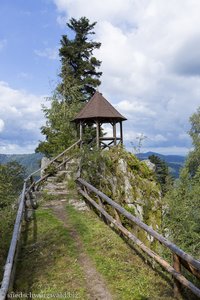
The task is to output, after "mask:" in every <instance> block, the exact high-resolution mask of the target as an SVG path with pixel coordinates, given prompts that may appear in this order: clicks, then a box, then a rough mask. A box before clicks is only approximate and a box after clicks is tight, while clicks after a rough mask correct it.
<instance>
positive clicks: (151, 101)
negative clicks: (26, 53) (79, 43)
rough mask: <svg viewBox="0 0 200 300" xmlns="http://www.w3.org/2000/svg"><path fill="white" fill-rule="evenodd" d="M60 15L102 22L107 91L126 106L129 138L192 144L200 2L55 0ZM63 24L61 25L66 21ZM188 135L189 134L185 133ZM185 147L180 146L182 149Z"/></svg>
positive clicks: (100, 53)
mask: <svg viewBox="0 0 200 300" xmlns="http://www.w3.org/2000/svg"><path fill="white" fill-rule="evenodd" d="M54 3H55V4H56V6H57V9H58V20H59V18H60V20H61V19H62V20H64V16H65V17H67V19H68V20H69V18H71V17H75V18H79V17H82V16H86V17H88V18H89V19H90V20H91V21H97V22H98V23H97V25H96V27H95V32H96V36H95V39H96V40H97V41H100V42H101V43H102V46H101V48H100V50H97V51H96V52H95V56H97V57H98V58H99V59H100V60H102V66H101V70H102V71H103V76H102V78H101V80H102V86H101V88H100V89H101V91H102V92H103V93H104V95H105V97H106V98H107V99H108V100H109V101H111V102H112V103H113V104H114V105H115V107H116V108H117V109H119V110H120V112H122V113H123V114H124V115H125V116H127V117H128V119H129V120H128V121H127V122H124V129H125V134H124V135H125V137H127V138H128V137H129V139H130V140H131V137H133V136H135V135H136V134H137V133H138V132H142V133H144V134H145V135H146V136H147V137H148V139H147V141H146V143H147V144H148V147H152V148H153V147H154V148H155V147H159V149H160V150H162V149H164V148H165V147H166V148H167V147H168V150H169V149H171V150H172V151H174V152H176V150H177V149H178V150H180V149H183V152H185V149H187V148H189V147H190V139H189V137H188V136H187V131H188V128H189V122H188V119H189V116H190V115H191V114H192V113H193V112H195V111H196V109H197V107H198V106H199V104H200V88H199V87H200V64H199V58H200V55H199V53H198V48H199V46H200V18H199V11H200V2H199V1H198V0H191V1H188V0H177V1H174V0H169V1H167V2H166V1H159V0H116V1H114V2H113V0H102V1H99V0H54ZM61 23H62V22H61ZM184 132H185V135H184V134H183V133H184ZM180 151H181V150H180Z"/></svg>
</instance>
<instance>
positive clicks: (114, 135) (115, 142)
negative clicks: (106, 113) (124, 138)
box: [113, 122, 117, 146]
mask: <svg viewBox="0 0 200 300" xmlns="http://www.w3.org/2000/svg"><path fill="white" fill-rule="evenodd" d="M113 138H114V145H115V146H116V145H117V131H116V122H114V123H113Z"/></svg>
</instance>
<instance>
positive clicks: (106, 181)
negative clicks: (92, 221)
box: [82, 147, 161, 247]
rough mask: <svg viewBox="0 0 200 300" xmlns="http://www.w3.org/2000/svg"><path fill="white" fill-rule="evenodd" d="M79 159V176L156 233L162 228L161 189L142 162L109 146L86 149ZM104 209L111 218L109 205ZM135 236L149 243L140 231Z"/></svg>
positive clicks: (124, 221)
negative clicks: (107, 149)
mask: <svg viewBox="0 0 200 300" xmlns="http://www.w3.org/2000/svg"><path fill="white" fill-rule="evenodd" d="M82 157H83V159H82V170H83V172H82V177H83V178H84V179H86V181H88V182H90V183H91V184H92V185H94V186H95V187H96V188H97V189H99V190H100V191H102V192H103V193H104V194H106V195H107V196H108V197H110V198H111V199H113V200H114V201H116V202H117V203H119V204H120V205H121V206H123V207H126V208H127V207H128V208H129V210H131V211H132V212H133V213H134V215H136V216H137V217H139V218H140V219H141V220H143V221H144V222H145V223H146V224H147V225H149V226H152V228H154V229H156V230H158V228H160V227H161V202H160V187H159V185H158V184H157V183H156V181H155V178H154V177H155V175H154V172H152V171H151V170H150V169H149V168H148V167H147V165H146V164H145V163H143V162H140V161H139V159H137V157H136V156H135V155H133V154H132V153H129V152H127V151H126V150H125V149H123V147H112V148H111V149H110V150H109V151H99V150H97V149H93V150H92V151H89V150H88V149H87V148H86V149H84V151H83V153H82ZM105 207H106V210H107V211H108V213H110V214H111V215H113V210H112V209H111V208H110V206H109V205H106V206H105ZM113 216H114V215H113ZM120 218H121V221H122V223H123V224H124V225H125V226H128V227H131V226H132V228H133V229H134V225H133V224H132V223H131V224H130V222H129V221H128V220H127V219H126V218H124V217H122V216H120ZM138 237H139V238H141V239H142V240H143V241H144V242H145V243H147V244H149V241H148V240H147V236H146V235H145V234H144V233H143V232H142V234H141V233H139V235H138ZM153 247H154V245H153Z"/></svg>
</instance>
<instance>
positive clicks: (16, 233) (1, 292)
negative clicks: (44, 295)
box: [0, 182, 26, 300]
mask: <svg viewBox="0 0 200 300" xmlns="http://www.w3.org/2000/svg"><path fill="white" fill-rule="evenodd" d="M25 191H26V182H24V186H23V190H22V193H21V195H20V203H19V208H18V211H17V217H16V220H15V225H14V230H13V235H12V240H11V243H10V248H9V252H8V256H7V260H6V264H5V270H4V275H3V280H2V284H1V289H0V300H4V299H5V298H6V295H7V293H8V289H9V286H10V282H11V276H12V270H13V264H14V258H15V253H16V248H17V244H18V241H19V237H20V232H21V222H22V220H23V212H24V199H25Z"/></svg>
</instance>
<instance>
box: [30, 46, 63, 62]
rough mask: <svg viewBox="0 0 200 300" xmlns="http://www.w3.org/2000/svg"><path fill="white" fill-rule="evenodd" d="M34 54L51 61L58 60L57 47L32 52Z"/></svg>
mask: <svg viewBox="0 0 200 300" xmlns="http://www.w3.org/2000/svg"><path fill="white" fill-rule="evenodd" d="M34 53H35V54H36V55H37V56H40V57H47V58H48V59H51V60H55V59H58V47H55V48H45V49H43V50H34Z"/></svg>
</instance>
